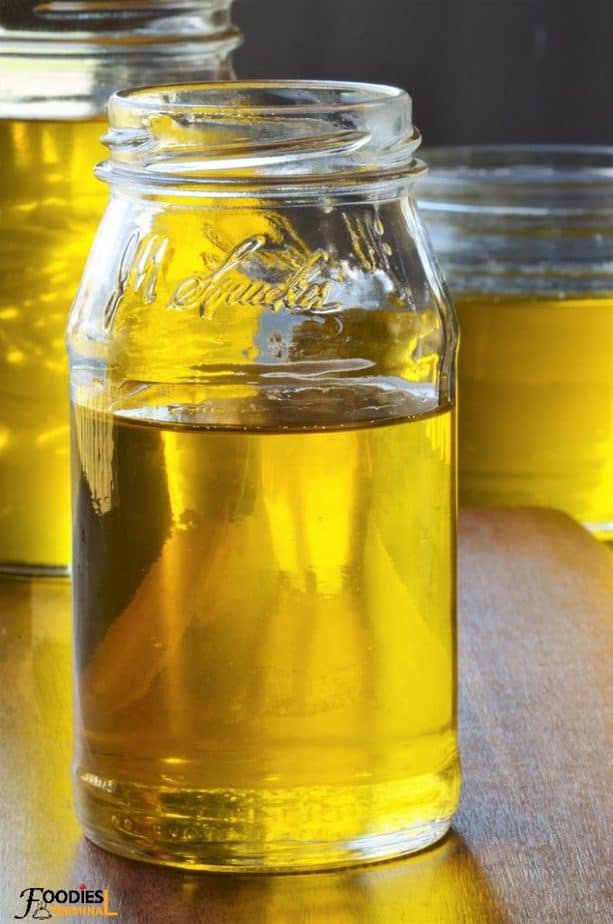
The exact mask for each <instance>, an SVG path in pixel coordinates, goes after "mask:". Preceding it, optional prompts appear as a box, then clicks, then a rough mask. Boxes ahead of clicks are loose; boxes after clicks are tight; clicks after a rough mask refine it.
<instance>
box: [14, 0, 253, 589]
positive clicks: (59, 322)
mask: <svg viewBox="0 0 613 924" xmlns="http://www.w3.org/2000/svg"><path fill="white" fill-rule="evenodd" d="M230 2H231V0H196V2H184V0H178V2H177V0H172V2H165V0H161V2H159V0H158V2H149V0H147V2H138V0H130V2H126V3H122V2H117V0H109V2H104V0H103V2H99V0H96V2H80V3H68V4H67V3H44V4H42V3H34V2H29V3H28V2H25V3H24V2H22V0H20V2H12V0H11V2H5V3H2V4H0V67H1V72H2V79H1V80H0V151H2V170H1V171H0V203H1V207H0V570H9V571H25V572H34V573H37V572H47V573H56V572H59V573H65V571H66V569H67V566H68V563H69V561H70V488H69V484H70V481H69V462H68V429H69V427H68V417H67V412H66V408H67V374H66V361H65V353H64V328H65V324H66V317H67V314H68V310H69V308H70V304H71V302H72V299H73V296H74V292H75V290H76V287H77V284H78V281H79V276H80V274H81V271H82V269H83V264H84V262H85V258H86V256H87V253H88V251H89V248H90V245H91V241H92V239H93V235H94V231H95V229H96V226H97V224H98V221H99V219H100V215H101V213H102V210H103V208H104V203H105V201H106V191H105V189H104V187H103V185H102V184H101V183H99V182H97V181H96V179H95V177H94V174H93V167H94V165H95V164H96V162H97V161H99V160H101V159H102V157H104V155H105V150H104V148H103V147H102V145H101V144H100V141H99V138H100V134H101V133H102V131H103V121H102V119H103V114H104V113H105V110H106V103H107V100H108V97H109V96H110V94H111V93H112V92H113V90H115V89H117V88H119V87H122V86H130V85H134V84H143V83H156V82H158V83H159V82H160V80H180V79H183V80H185V79H186V78H190V77H191V78H195V77H197V78H198V79H206V78H209V77H228V76H231V73H232V72H231V59H230V55H231V52H232V50H233V48H234V47H235V46H236V45H237V43H238V38H239V36H238V34H237V33H236V31H235V30H234V29H233V28H232V26H231V25H230V21H229V8H230Z"/></svg>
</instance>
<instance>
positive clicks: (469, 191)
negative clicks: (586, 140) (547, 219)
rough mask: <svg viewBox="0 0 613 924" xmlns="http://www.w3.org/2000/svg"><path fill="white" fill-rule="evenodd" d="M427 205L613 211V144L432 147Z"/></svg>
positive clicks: (424, 191) (423, 194)
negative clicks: (608, 145)
mask: <svg viewBox="0 0 613 924" xmlns="http://www.w3.org/2000/svg"><path fill="white" fill-rule="evenodd" d="M424 156H425V157H426V158H427V160H428V164H429V166H430V173H429V176H428V178H427V180H426V182H425V183H424V184H423V186H422V188H421V189H420V196H419V200H420V206H421V207H422V208H424V209H426V210H428V209H430V210H443V209H447V210H455V211H473V210H480V211H500V212H504V213H518V214H521V213H525V214H542V213H544V212H552V211H553V212H562V213H565V212H571V213H577V212H579V213H582V212H594V211H597V212H598V211H604V212H611V211H613V147H607V146H599V145H521V144H520V145H475V146H458V147H455V146H453V147H447V148H430V149H429V150H427V151H425V152H424Z"/></svg>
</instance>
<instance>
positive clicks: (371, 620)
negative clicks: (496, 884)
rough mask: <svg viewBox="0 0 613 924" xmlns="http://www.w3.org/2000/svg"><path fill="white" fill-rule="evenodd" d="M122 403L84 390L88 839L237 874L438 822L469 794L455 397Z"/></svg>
mask: <svg viewBox="0 0 613 924" xmlns="http://www.w3.org/2000/svg"><path fill="white" fill-rule="evenodd" d="M129 413H130V412H125V411H123V412H121V413H118V414H117V413H116V414H115V415H114V416H113V415H111V414H108V415H106V414H102V413H100V412H95V411H92V410H91V409H87V408H85V407H82V406H79V405H76V406H74V426H73V433H74V437H73V438H74V478H75V499H76V504H75V524H74V536H75V574H74V583H75V590H74V595H75V596H74V603H75V617H76V621H75V625H76V633H77V634H76V652H77V686H76V707H77V708H76V723H77V724H76V742H75V745H76V748H75V774H76V780H77V805H78V812H79V814H80V817H81V821H82V823H83V824H84V828H85V830H86V832H87V833H88V835H89V836H90V837H91V838H92V839H93V840H95V841H96V842H98V843H99V844H101V845H102V846H105V847H109V848H111V849H113V850H115V851H117V852H119V853H124V854H127V855H131V856H136V857H141V858H144V859H149V860H154V861H156V862H159V863H171V864H179V865H185V866H195V867H200V868H215V867H220V866H225V867H232V866H234V867H239V868H245V869H271V868H293V867H303V868H304V867H306V868H309V867H317V866H319V867H321V866H336V865H343V864H344V863H347V862H348V861H350V860H353V861H355V859H356V858H357V859H360V858H361V857H363V858H372V857H384V856H390V855H393V854H397V853H401V852H403V851H407V850H411V849H417V848H418V847H420V846H423V845H424V844H425V843H429V842H431V841H432V840H435V839H437V837H439V836H440V835H441V834H442V833H443V831H444V830H445V829H446V827H447V826H448V824H449V821H450V818H451V816H452V814H453V812H454V810H455V808H456V805H457V800H458V790H459V768H458V760H457V750H456V703H455V679H456V678H455V615H454V614H455V589H454V588H455V574H454V564H453V563H454V560H455V546H454V535H455V496H454V490H453V487H452V485H453V481H452V476H453V466H454V455H453V452H454V449H453V442H454V441H453V426H454V425H453V413H452V411H450V410H449V409H446V410H443V411H436V410H434V411H432V412H430V413H426V414H422V415H418V416H413V415H412V414H411V413H409V414H405V416H403V417H401V418H396V419H393V420H390V421H387V422H384V423H377V422H374V421H366V422H363V423H361V424H359V425H356V426H353V427H349V428H346V429H340V428H334V427H329V426H327V425H324V426H314V425H313V426H311V425H308V426H304V427H302V428H301V429H296V428H295V427H293V428H292V427H291V426H288V425H287V424H283V425H280V424H279V423H276V424H271V425H270V426H260V427H259V428H249V427H245V428H240V427H234V428H233V427H228V426H215V425H213V426H210V425H206V424H205V422H204V421H202V420H199V419H198V411H197V409H194V408H192V409H190V412H189V414H187V413H185V414H183V416H181V412H180V411H179V416H177V408H176V407H168V408H161V407H157V408H156V409H155V414H153V415H152V414H149V413H148V412H146V411H142V412H141V413H140V414H138V415H136V414H132V416H127V415H128V414H129ZM152 417H155V419H152Z"/></svg>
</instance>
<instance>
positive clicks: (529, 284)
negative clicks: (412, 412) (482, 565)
mask: <svg viewBox="0 0 613 924" xmlns="http://www.w3.org/2000/svg"><path fill="white" fill-rule="evenodd" d="M428 160H429V163H430V164H431V165H432V173H431V174H430V175H429V176H428V177H427V179H426V181H425V182H424V184H422V186H421V188H420V194H419V205H420V210H421V212H422V214H423V216H424V219H425V222H426V224H427V227H428V230H429V232H430V236H431V239H432V242H433V245H434V248H435V250H436V252H437V254H438V256H439V258H440V260H441V263H442V264H443V268H444V270H445V273H446V277H447V280H448V283H449V285H450V288H451V290H452V293H453V296H454V300H455V303H456V307H457V311H458V315H459V320H460V328H461V340H462V346H461V349H460V360H459V377H460V395H461V399H460V414H459V479H460V502H461V503H465V504H491V505H498V504H500V505H536V506H547V507H555V508H558V509H560V510H565V511H567V512H568V513H570V514H571V515H572V516H574V517H575V518H576V519H577V520H579V521H580V522H582V523H584V524H585V525H586V526H587V527H588V528H589V529H591V530H592V531H593V532H594V533H595V534H596V535H597V536H600V537H602V538H611V537H613V149H611V148H587V147H585V148H571V147H567V148H564V147H543V148H530V147H511V148H500V147H479V148H448V149H445V150H442V149H441V150H436V151H434V150H433V151H431V152H430V153H429V155H428Z"/></svg>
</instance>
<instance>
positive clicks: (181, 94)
mask: <svg viewBox="0 0 613 924" xmlns="http://www.w3.org/2000/svg"><path fill="white" fill-rule="evenodd" d="M109 126H110V130H109V132H108V134H107V135H106V136H105V137H104V139H103V140H104V142H105V144H106V145H107V146H108V147H109V149H110V151H111V159H110V160H109V161H106V162H105V163H104V164H103V165H101V167H100V168H99V169H98V174H99V176H101V177H102V178H103V179H108V180H109V181H110V182H112V183H118V182H122V183H124V184H125V183H126V182H128V181H131V182H133V183H136V184H138V185H140V186H148V187H152V188H154V187H155V188H158V189H159V188H160V187H164V188H165V190H166V191H173V192H174V193H178V194H182V193H184V194H193V193H194V192H196V191H198V190H199V191H201V192H202V191H205V190H206V192H207V194H209V195H251V194H254V191H257V192H258V193H262V192H264V191H265V192H266V193H267V194H268V195H285V194H286V193H287V190H288V187H300V188H301V189H302V190H303V191H306V190H307V188H308V189H309V190H310V192H311V194H313V193H315V192H316V191H317V190H319V193H320V192H321V187H322V186H335V185H341V186H352V185H356V184H358V183H359V184H360V185H361V186H364V184H369V183H370V184H372V183H374V184H381V183H383V182H389V181H391V180H392V179H400V178H401V177H405V178H406V177H411V178H412V177H413V176H414V175H415V174H418V173H421V172H422V171H423V169H424V168H423V164H421V162H420V161H417V160H415V158H414V157H413V154H414V152H415V150H416V149H417V147H418V146H419V143H420V140H421V137H420V134H419V132H418V131H417V129H415V127H414V126H413V123H412V103H411V98H410V97H409V95H408V94H407V93H406V92H405V91H404V90H401V89H398V88H396V87H390V86H385V85H380V84H363V83H353V82H336V81H315V80H291V81H280V80H257V81H220V82H214V83H213V82H210V83H190V84H178V85H166V86H158V87H144V88H139V89H136V90H124V91H120V92H118V93H115V94H114V95H113V96H112V98H111V100H110V103H109ZM319 193H318V194H319Z"/></svg>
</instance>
